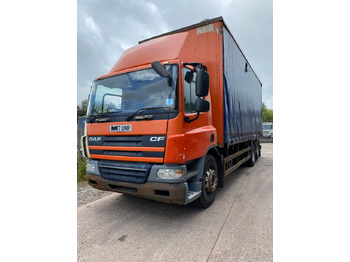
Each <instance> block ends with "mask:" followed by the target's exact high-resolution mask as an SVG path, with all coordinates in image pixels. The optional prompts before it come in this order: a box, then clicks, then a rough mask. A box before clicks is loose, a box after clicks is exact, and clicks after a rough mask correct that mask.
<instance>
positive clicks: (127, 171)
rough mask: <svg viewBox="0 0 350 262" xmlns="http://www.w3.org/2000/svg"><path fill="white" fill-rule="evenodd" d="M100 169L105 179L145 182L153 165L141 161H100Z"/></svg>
mask: <svg viewBox="0 0 350 262" xmlns="http://www.w3.org/2000/svg"><path fill="white" fill-rule="evenodd" d="M98 166H99V171H100V174H101V176H102V177H103V178H104V179H107V180H111V181H119V182H129V183H137V184H144V183H146V181H147V178H148V175H149V172H150V169H151V166H152V165H150V164H148V163H141V162H121V161H118V162H115V161H106V160H101V161H99V164H98Z"/></svg>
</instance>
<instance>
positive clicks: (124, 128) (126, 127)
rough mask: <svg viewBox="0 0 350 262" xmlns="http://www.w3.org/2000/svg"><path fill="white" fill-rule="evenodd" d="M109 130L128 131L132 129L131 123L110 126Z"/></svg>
mask: <svg viewBox="0 0 350 262" xmlns="http://www.w3.org/2000/svg"><path fill="white" fill-rule="evenodd" d="M110 131H111V132H130V131H132V129H131V125H117V126H110Z"/></svg>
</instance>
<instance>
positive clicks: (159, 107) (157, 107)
mask: <svg viewBox="0 0 350 262" xmlns="http://www.w3.org/2000/svg"><path fill="white" fill-rule="evenodd" d="M165 108H171V107H170V106H156V107H145V108H140V109H138V110H136V111H135V112H134V113H132V114H131V115H130V116H128V117H127V118H126V121H130V120H131V118H133V117H134V116H135V115H136V114H137V113H138V112H140V111H145V110H157V109H165Z"/></svg>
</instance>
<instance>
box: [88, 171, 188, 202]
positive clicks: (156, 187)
mask: <svg viewBox="0 0 350 262" xmlns="http://www.w3.org/2000/svg"><path fill="white" fill-rule="evenodd" d="M86 177H87V180H88V183H89V185H90V186H92V187H94V188H96V189H99V190H105V191H113V192H118V193H126V194H130V195H135V196H139V197H144V198H149V199H153V200H157V201H161V202H166V203H173V204H180V205H184V204H187V203H188V200H187V199H188V197H187V196H188V194H189V193H188V185H187V182H184V183H177V184H168V183H159V182H147V183H145V184H134V183H126V182H115V181H109V180H106V179H104V178H102V177H101V176H99V175H94V174H89V173H88V174H87V176H86Z"/></svg>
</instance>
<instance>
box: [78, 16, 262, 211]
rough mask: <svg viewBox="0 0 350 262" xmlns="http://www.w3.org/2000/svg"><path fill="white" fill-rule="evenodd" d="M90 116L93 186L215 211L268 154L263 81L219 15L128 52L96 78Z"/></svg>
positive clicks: (87, 137)
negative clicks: (237, 176) (233, 179)
mask: <svg viewBox="0 0 350 262" xmlns="http://www.w3.org/2000/svg"><path fill="white" fill-rule="evenodd" d="M86 117H87V118H86V119H87V120H86V125H85V134H84V136H83V137H82V151H83V154H84V155H85V156H86V157H87V158H88V160H87V168H86V172H87V180H88V183H89V184H90V185H91V186H92V187H94V188H96V189H100V190H107V191H114V192H119V193H125V194H130V195H135V196H139V197H144V198H149V199H153V200H158V201H162V202H167V203H175V204H181V205H186V204H188V203H191V202H195V203H197V204H198V205H199V206H202V207H205V208H206V207H209V206H210V205H211V204H212V203H213V201H214V199H215V194H216V192H217V189H218V188H221V187H223V186H224V177H225V176H227V175H228V174H230V173H232V171H234V170H235V169H237V168H238V167H239V166H241V165H242V164H244V165H246V166H250V167H251V166H254V163H255V161H256V160H257V159H258V157H259V156H260V149H261V146H260V143H259V138H260V137H261V136H262V84H261V82H260V80H259V79H258V77H257V76H256V74H255V72H254V71H253V69H252V68H251V66H250V64H249V63H248V61H247V59H246V58H245V56H244V55H243V53H242V51H241V49H240V48H239V46H238V45H237V43H236V41H235V39H234V38H233V36H232V34H231V32H230V31H229V29H228V27H227V25H226V24H225V22H224V20H223V18H222V17H217V18H214V19H210V20H204V21H202V22H200V23H197V24H194V25H190V26H187V27H184V28H181V29H178V30H175V31H172V32H169V33H165V34H162V35H159V36H155V37H152V38H150V39H146V40H142V41H140V42H139V44H138V45H137V46H134V47H132V48H129V49H127V50H126V51H125V52H124V53H123V54H122V56H121V57H120V58H119V60H118V61H117V63H116V64H115V65H114V66H113V68H112V69H111V70H110V71H109V73H108V74H106V75H103V76H100V77H98V78H96V79H95V80H94V82H93V84H92V87H91V91H90V95H89V105H88V110H87V116H86Z"/></svg>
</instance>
